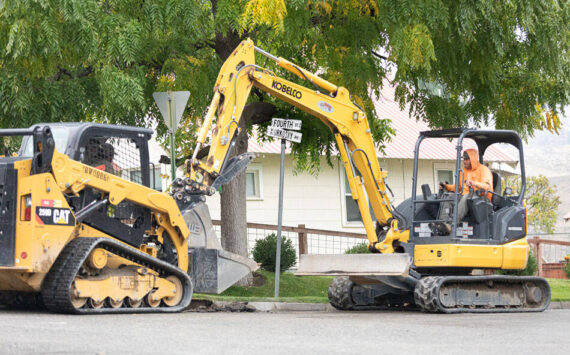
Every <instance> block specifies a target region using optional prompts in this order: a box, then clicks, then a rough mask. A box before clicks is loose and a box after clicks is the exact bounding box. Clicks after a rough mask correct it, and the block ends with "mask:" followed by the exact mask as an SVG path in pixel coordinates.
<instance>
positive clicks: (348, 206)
mask: <svg viewBox="0 0 570 355" xmlns="http://www.w3.org/2000/svg"><path fill="white" fill-rule="evenodd" d="M340 174H341V180H342V183H341V190H342V191H341V192H342V198H343V201H342V206H343V209H342V210H343V221H344V222H345V224H346V225H347V226H359V227H360V226H362V215H361V214H360V209H359V208H358V203H356V201H355V200H354V199H353V198H352V192H351V191H350V186H349V185H348V179H347V177H346V171H345V170H344V169H342V167H341V169H340ZM365 194H366V192H365ZM365 197H366V200H367V201H368V196H365ZM368 208H369V209H370V213H371V216H372V220H373V221H376V217H375V216H374V212H372V206H371V205H370V201H368Z"/></svg>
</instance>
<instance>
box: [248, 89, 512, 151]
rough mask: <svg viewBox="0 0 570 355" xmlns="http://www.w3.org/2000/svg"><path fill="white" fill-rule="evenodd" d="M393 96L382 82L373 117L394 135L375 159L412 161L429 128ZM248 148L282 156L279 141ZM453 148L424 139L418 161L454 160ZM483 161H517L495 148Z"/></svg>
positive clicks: (467, 143) (253, 142)
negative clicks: (388, 126) (384, 121)
mask: <svg viewBox="0 0 570 355" xmlns="http://www.w3.org/2000/svg"><path fill="white" fill-rule="evenodd" d="M394 92H395V90H394V87H393V86H392V85H390V84H389V83H388V82H387V81H385V83H384V87H383V88H382V94H381V97H380V98H378V99H376V100H375V101H374V106H375V109H376V115H377V116H378V118H382V119H385V118H388V119H390V120H392V124H391V125H392V127H393V128H394V131H395V134H394V135H393V136H392V139H391V141H389V142H386V144H385V145H386V147H385V148H384V152H380V151H378V152H377V153H378V157H380V158H385V159H413V158H414V148H415V144H416V140H417V139H418V136H419V134H420V132H421V131H428V130H430V128H429V126H428V124H427V123H426V122H424V121H420V120H417V119H416V118H414V117H410V116H409V114H408V108H409V107H405V108H404V110H400V106H399V104H398V103H397V102H396V101H394ZM248 144H249V145H248V150H249V151H250V152H254V153H269V154H279V153H281V142H280V141H279V140H275V141H273V142H263V143H259V142H257V140H256V137H250V139H249V143H248ZM455 145H456V140H455V139H453V140H451V141H450V140H448V139H441V138H439V139H432V138H426V139H424V141H423V142H422V145H421V148H420V159H426V160H455V158H456V150H455ZM463 146H464V148H465V149H467V148H476V144H475V142H473V141H472V140H469V139H465V140H464V141H463ZM287 147H289V145H287ZM289 152H290V149H288V148H287V150H286V153H289ZM484 158H485V161H486V162H491V161H496V162H516V161H517V159H516V158H513V157H511V156H510V155H509V154H508V153H507V152H505V151H504V150H503V149H501V148H500V147H498V146H491V147H489V149H487V151H486V152H485V157H484Z"/></svg>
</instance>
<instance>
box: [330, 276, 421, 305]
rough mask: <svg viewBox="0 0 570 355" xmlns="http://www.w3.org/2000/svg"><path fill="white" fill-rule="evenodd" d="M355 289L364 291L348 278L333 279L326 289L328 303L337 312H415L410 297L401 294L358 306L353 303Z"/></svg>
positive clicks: (382, 297) (388, 295)
mask: <svg viewBox="0 0 570 355" xmlns="http://www.w3.org/2000/svg"><path fill="white" fill-rule="evenodd" d="M355 287H360V288H361V289H362V291H365V290H364V289H363V287H362V286H359V285H356V284H354V282H352V281H351V280H350V278H349V277H348V276H340V277H335V278H334V279H333V280H332V281H331V283H330V285H329V288H328V298H329V303H330V304H331V306H333V307H334V308H336V309H338V310H339V311H374V310H398V311H410V310H417V307H416V306H415V305H414V303H413V301H412V300H411V298H412V297H411V292H410V295H408V296H410V297H406V296H405V295H402V294H386V295H383V296H379V297H376V298H374V301H373V303H372V301H371V303H369V304H358V303H356V302H355V301H354V298H353V293H354V292H355V291H358V290H355Z"/></svg>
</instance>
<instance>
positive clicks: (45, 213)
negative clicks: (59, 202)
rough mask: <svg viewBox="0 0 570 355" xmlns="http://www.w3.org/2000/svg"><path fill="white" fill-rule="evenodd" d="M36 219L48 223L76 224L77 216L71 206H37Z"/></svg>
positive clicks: (60, 224) (41, 222) (40, 222)
mask: <svg viewBox="0 0 570 355" xmlns="http://www.w3.org/2000/svg"><path fill="white" fill-rule="evenodd" d="M36 221H37V222H38V223H39V224H46V225H58V226H74V225H75V217H74V216H73V214H72V213H71V210H70V209H69V208H57V207H36Z"/></svg>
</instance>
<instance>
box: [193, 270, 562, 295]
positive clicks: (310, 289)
mask: <svg viewBox="0 0 570 355" xmlns="http://www.w3.org/2000/svg"><path fill="white" fill-rule="evenodd" d="M257 273H258V274H260V275H262V276H263V277H264V278H265V283H264V284H263V285H261V286H252V287H238V286H232V287H230V288H228V289H227V290H226V291H225V292H224V293H222V294H220V295H206V294H199V293H197V294H195V295H194V298H195V299H207V300H218V301H249V302H263V301H273V302H275V301H278V302H305V303H328V302H329V301H328V297H327V288H328V286H329V283H330V282H331V280H332V279H333V277H332V276H302V277H299V276H294V275H293V274H291V273H288V272H285V273H281V278H280V281H279V296H280V297H279V298H278V299H275V298H273V293H274V291H275V273H273V272H268V271H264V270H260V271H258V272H257ZM547 281H548V283H549V284H550V289H551V291H552V302H559V301H565V302H568V301H570V280H558V279H547Z"/></svg>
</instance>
